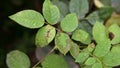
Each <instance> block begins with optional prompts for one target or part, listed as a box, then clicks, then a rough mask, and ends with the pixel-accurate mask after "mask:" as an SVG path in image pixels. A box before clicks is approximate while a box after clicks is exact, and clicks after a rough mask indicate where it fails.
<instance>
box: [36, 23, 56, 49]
mask: <svg viewBox="0 0 120 68" xmlns="http://www.w3.org/2000/svg"><path fill="white" fill-rule="evenodd" d="M55 34H56V30H55V28H54V27H52V26H51V25H46V26H44V27H42V28H40V29H39V30H38V32H37V34H36V40H35V43H36V45H37V47H45V46H47V45H48V44H49V43H50V42H51V41H52V40H53V39H54V37H55Z"/></svg>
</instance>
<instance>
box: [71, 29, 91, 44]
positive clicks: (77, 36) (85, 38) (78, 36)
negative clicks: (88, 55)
mask: <svg viewBox="0 0 120 68" xmlns="http://www.w3.org/2000/svg"><path fill="white" fill-rule="evenodd" d="M72 39H74V40H76V41H80V42H82V43H84V44H90V43H91V36H90V35H89V34H88V33H87V32H85V31H84V30H81V29H77V30H75V32H73V35H72Z"/></svg>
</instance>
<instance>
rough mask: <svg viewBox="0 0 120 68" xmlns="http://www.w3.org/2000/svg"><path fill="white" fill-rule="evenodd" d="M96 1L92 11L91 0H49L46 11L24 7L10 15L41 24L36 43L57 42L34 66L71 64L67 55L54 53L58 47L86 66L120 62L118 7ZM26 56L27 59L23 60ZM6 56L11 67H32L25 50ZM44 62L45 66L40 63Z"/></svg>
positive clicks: (27, 24) (54, 67)
mask: <svg viewBox="0 0 120 68" xmlns="http://www.w3.org/2000/svg"><path fill="white" fill-rule="evenodd" d="M93 2H94V4H95V5H96V7H97V10H94V11H92V12H89V11H90V8H91V7H90V6H89V5H90V3H91V0H70V2H64V1H59V0H53V1H50V0H45V1H44V3H43V9H42V10H43V15H42V14H41V13H38V12H37V11H35V10H23V11H20V12H18V13H16V14H14V15H11V16H9V18H10V19H12V20H14V21H15V22H17V23H18V24H20V25H22V26H24V27H27V28H30V29H36V28H39V30H38V32H37V34H36V38H35V44H36V47H46V46H47V45H49V44H50V43H51V42H54V44H55V45H54V47H53V49H52V50H51V51H50V52H49V53H48V54H47V55H46V57H44V58H43V59H41V60H40V61H39V62H38V63H37V64H35V65H34V66H33V68H41V67H42V68H58V67H59V68H69V66H68V64H67V62H66V61H65V60H64V57H63V56H60V55H59V54H58V53H57V54H55V53H53V54H51V53H52V52H53V51H54V50H55V49H56V50H58V51H59V52H60V53H61V54H63V55H64V56H65V55H66V54H68V52H69V53H70V54H71V57H73V58H74V60H75V63H78V64H79V65H80V67H83V68H112V67H115V66H119V65H120V54H119V53H120V39H119V38H120V27H119V25H120V23H119V21H118V19H116V18H115V19H113V18H112V17H113V15H114V14H115V15H117V14H116V12H115V10H114V9H115V8H113V7H112V6H111V4H110V0H106V1H104V0H100V1H99V0H94V1H93ZM68 4H69V5H68ZM61 6H62V7H61ZM63 10H66V11H63ZM117 12H118V11H117ZM110 16H111V17H110ZM111 18H112V19H111ZM110 20H112V22H111V21H110ZM109 21H110V22H109ZM103 24H105V25H103ZM12 54H13V55H12ZM17 56H20V58H19V57H17ZM26 58H27V60H26V61H21V60H23V59H26ZM6 59H7V65H8V67H9V68H14V67H16V66H19V67H21V68H29V67H30V60H29V58H28V57H27V55H25V54H24V53H23V52H21V51H16V50H14V51H12V52H10V53H8V54H7V58H6ZM16 61H17V62H16ZM23 63H26V64H23ZM40 63H41V67H37V66H39V64H40Z"/></svg>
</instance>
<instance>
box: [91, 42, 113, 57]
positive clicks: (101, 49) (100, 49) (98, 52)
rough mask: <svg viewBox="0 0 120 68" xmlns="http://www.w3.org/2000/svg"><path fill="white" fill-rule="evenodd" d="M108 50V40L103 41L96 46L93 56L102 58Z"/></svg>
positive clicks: (109, 46)
mask: <svg viewBox="0 0 120 68" xmlns="http://www.w3.org/2000/svg"><path fill="white" fill-rule="evenodd" d="M110 48H111V43H110V40H105V41H104V42H101V43H99V44H97V45H96V48H95V50H94V52H93V54H94V55H95V56H97V57H103V56H105V55H106V54H107V53H108V52H109V51H110Z"/></svg>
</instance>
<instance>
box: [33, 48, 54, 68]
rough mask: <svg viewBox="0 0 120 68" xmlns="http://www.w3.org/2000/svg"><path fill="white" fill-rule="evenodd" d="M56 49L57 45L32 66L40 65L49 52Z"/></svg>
mask: <svg viewBox="0 0 120 68" xmlns="http://www.w3.org/2000/svg"><path fill="white" fill-rule="evenodd" d="M54 50H55V47H54V48H53V49H51V50H50V51H49V52H48V53H47V55H45V56H44V57H43V58H42V59H41V60H39V61H38V62H37V63H36V64H35V65H34V66H33V67H32V68H35V67H36V66H37V65H39V64H40V63H41V62H42V61H43V60H44V59H45V58H46V57H47V56H48V55H49V54H51V53H52V52H53V51H54Z"/></svg>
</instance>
